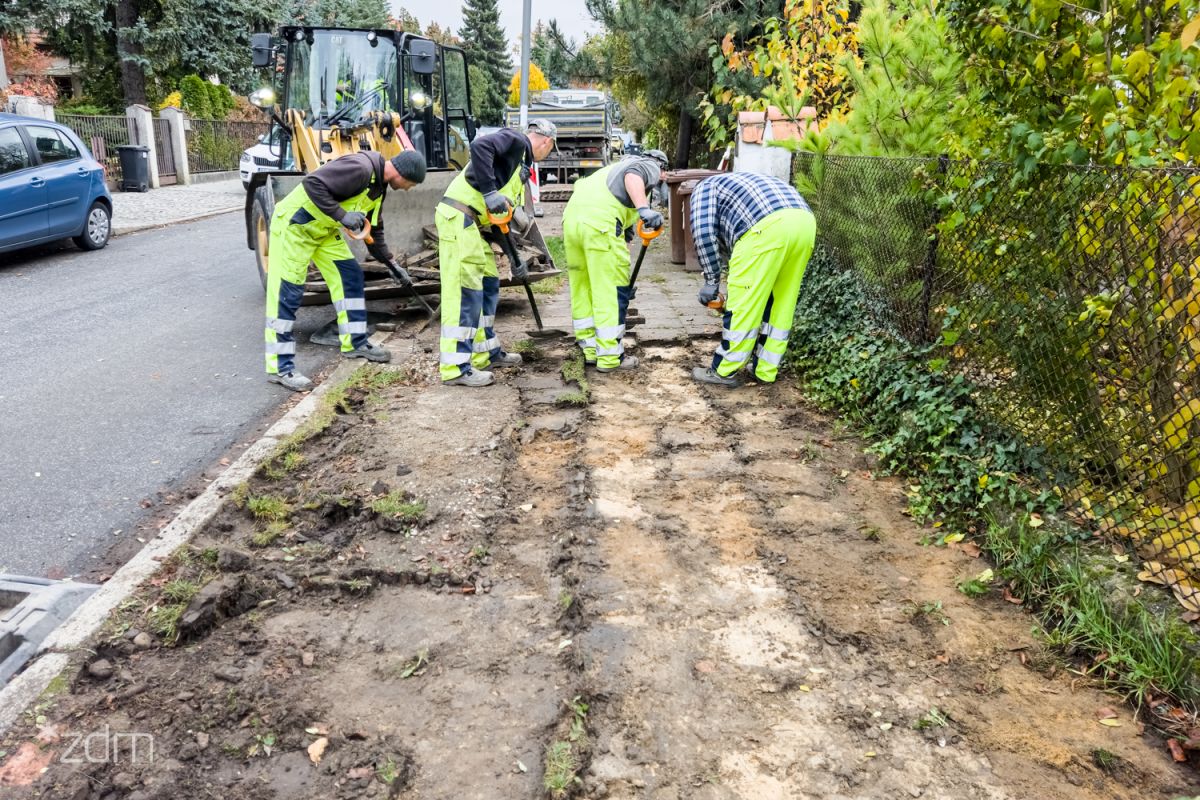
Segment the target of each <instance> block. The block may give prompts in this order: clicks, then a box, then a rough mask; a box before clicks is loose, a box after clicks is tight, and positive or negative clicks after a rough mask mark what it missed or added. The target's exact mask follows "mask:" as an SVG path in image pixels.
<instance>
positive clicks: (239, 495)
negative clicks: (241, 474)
mask: <svg viewBox="0 0 1200 800" xmlns="http://www.w3.org/2000/svg"><path fill="white" fill-rule="evenodd" d="M249 498H250V484H248V483H239V484H238V485H237V486H235V487H234V489H233V492H232V494H230V495H229V502H231V503H233V505H234V507H235V508H245V507H246V500H248V499H249Z"/></svg>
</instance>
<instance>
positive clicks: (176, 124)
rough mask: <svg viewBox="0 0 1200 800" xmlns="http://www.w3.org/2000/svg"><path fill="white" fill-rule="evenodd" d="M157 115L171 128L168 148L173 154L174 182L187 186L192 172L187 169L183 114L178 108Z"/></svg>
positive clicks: (167, 109)
mask: <svg viewBox="0 0 1200 800" xmlns="http://www.w3.org/2000/svg"><path fill="white" fill-rule="evenodd" d="M158 115H159V116H160V117H162V118H163V119H165V120H166V121H167V124H168V125H170V126H171V141H170V142H169V143H167V144H166V145H164V146H169V147H170V148H171V150H172V151H173V152H174V153H175V179H176V180H175V182H176V183H179V184H184V185H186V184H189V183H191V182H192V171H191V169H190V168H189V167H188V152H187V134H186V133H185V132H184V117H183V112H182V111H180V110H179V109H178V108H164V109H163V110H162V111H160V112H158Z"/></svg>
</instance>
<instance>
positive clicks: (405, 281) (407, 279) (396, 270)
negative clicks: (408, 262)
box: [384, 259, 412, 289]
mask: <svg viewBox="0 0 1200 800" xmlns="http://www.w3.org/2000/svg"><path fill="white" fill-rule="evenodd" d="M384 263H385V264H387V265H388V270H389V271H390V272H391V273H392V277H393V278H395V279H396V283H398V284H400V285H401V286H403V287H404V288H405V289H407V288H408V287H409V286H412V277H411V276H410V275H409V274H408V270H406V269H405V268H404V267H402V266H400V265H399V264H397V263H396V262H395V261H393V260H391V259H389V260H387V261H385V262H384Z"/></svg>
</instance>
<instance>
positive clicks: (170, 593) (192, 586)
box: [162, 578, 200, 603]
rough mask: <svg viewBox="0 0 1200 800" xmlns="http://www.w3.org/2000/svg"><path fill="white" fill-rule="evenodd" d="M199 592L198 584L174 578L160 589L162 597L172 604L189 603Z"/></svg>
mask: <svg viewBox="0 0 1200 800" xmlns="http://www.w3.org/2000/svg"><path fill="white" fill-rule="evenodd" d="M199 591H200V584H198V583H196V582H195V581H189V580H187V579H186V578H176V579H175V580H173V581H169V582H168V583H167V584H166V585H165V586H163V588H162V596H163V597H165V598H166V599H168V600H170V601H171V602H172V603H189V602H191V599H192V598H193V597H195V596H196V593H197V592H199Z"/></svg>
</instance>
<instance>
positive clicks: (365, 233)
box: [342, 220, 375, 244]
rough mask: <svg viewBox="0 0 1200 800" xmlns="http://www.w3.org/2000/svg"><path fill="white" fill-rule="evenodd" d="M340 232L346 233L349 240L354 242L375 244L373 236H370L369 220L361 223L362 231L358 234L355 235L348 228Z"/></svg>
mask: <svg viewBox="0 0 1200 800" xmlns="http://www.w3.org/2000/svg"><path fill="white" fill-rule="evenodd" d="M342 230H344V231H345V232H346V235H347V236H349V237H350V238H351V239H353V240H354V241H356V242H366V243H367V244H375V238H374V237H373V236H371V223H370V221H369V220H368V221H366V222H364V223H363V229H362V230H361V231H359V232H358V233H355V232H354V231H352V230H350V229H349V228H342Z"/></svg>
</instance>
